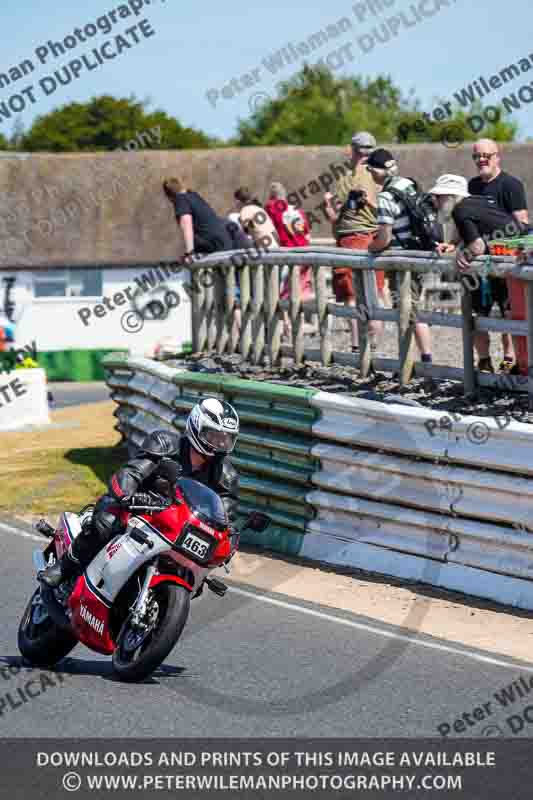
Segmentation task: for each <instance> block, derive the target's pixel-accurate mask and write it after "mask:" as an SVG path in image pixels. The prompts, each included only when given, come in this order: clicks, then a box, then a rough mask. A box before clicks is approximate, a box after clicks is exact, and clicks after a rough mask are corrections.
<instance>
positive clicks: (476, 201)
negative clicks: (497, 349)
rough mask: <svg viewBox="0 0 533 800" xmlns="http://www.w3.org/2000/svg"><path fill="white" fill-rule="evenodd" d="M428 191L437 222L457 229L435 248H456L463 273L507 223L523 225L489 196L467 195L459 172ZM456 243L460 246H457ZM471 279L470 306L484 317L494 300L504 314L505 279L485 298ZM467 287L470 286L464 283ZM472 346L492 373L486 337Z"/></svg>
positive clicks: (482, 366) (443, 250)
mask: <svg viewBox="0 0 533 800" xmlns="http://www.w3.org/2000/svg"><path fill="white" fill-rule="evenodd" d="M430 194H432V195H433V196H434V197H435V200H436V203H437V207H438V209H439V220H440V222H442V223H443V224H448V223H449V222H450V221H451V222H453V224H454V226H455V228H456V231H455V234H454V235H453V237H452V239H453V242H452V243H451V244H442V245H439V246H438V248H437V249H438V251H439V252H440V253H450V252H453V251H454V250H456V253H457V255H456V261H457V267H458V269H459V271H460V272H465V271H466V270H468V269H469V268H470V262H471V261H472V259H473V258H477V257H478V256H482V255H484V254H485V253H488V244H487V243H488V242H489V241H490V240H491V239H493V238H495V236H496V235H497V234H498V232H501V231H506V230H508V226H509V225H513V224H518V225H519V226H521V227H522V223H517V221H516V218H515V217H513V216H512V215H511V214H509V213H508V212H506V211H502V210H501V209H500V208H498V207H497V206H496V204H495V203H493V202H491V199H490V198H487V197H480V196H474V195H470V194H469V191H468V184H467V181H466V178H463V177H462V176H460V175H441V177H440V178H439V179H438V180H437V182H436V184H435V185H434V186H433V187H432V189H430ZM519 232H520V230H519ZM454 243H455V244H454ZM459 243H461V246H460V247H456V245H458V244H459ZM470 281H472V284H473V291H472V307H473V309H474V310H475V311H477V313H479V314H481V315H482V316H486V317H487V316H489V314H490V312H491V310H492V306H493V305H494V303H498V305H499V306H500V311H501V312H502V316H503V312H504V308H505V303H506V301H507V295H506V293H505V292H504V291H503V289H504V288H505V284H504V282H503V281H502V282H500V284H496V286H495V288H494V289H493V292H492V293H491V295H490V296H487V297H485V296H484V295H483V294H482V292H481V291H480V288H479V283H480V282H479V279H478V278H477V276H475V277H474V276H472V277H471V278H469V283H470ZM493 286H494V284H493ZM467 288H469V287H468V286H467ZM480 344H481V347H480ZM474 345H475V347H476V350H477V352H478V358H479V363H478V369H481V370H484V371H490V372H493V371H494V370H493V369H492V364H491V362H490V356H489V352H488V337H487V339H486V341H485V337H482V338H481V342H480V338H479V337H475V338H474ZM487 362H488V364H489V366H490V369H489V370H487V366H486V365H487Z"/></svg>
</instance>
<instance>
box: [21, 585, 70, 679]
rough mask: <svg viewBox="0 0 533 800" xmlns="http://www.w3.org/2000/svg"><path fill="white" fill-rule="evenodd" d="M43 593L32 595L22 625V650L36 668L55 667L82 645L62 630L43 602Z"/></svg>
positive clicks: (37, 592) (38, 592)
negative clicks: (41, 594)
mask: <svg viewBox="0 0 533 800" xmlns="http://www.w3.org/2000/svg"><path fill="white" fill-rule="evenodd" d="M39 595H40V589H36V590H35V592H34V593H33V594H32V596H31V598H30V601H29V603H28V605H27V606H26V608H25V610H24V614H23V615H22V619H21V621H20V625H19V632H18V647H19V650H20V652H21V653H22V655H23V656H24V658H25V659H26V660H27V661H29V662H30V663H31V664H32V665H33V666H35V667H53V666H54V664H57V662H58V661H61V659H62V658H65V656H67V655H68V654H69V653H70V651H71V650H73V649H74V648H75V647H76V645H77V644H78V640H77V639H76V638H75V637H74V636H72V635H71V634H70V633H68V632H67V631H65V630H63V629H62V628H59V627H58V626H57V625H56V624H55V622H53V620H52V619H51V618H50V617H49V615H48V613H47V612H46V609H45V608H44V606H43V605H42V603H40V602H39Z"/></svg>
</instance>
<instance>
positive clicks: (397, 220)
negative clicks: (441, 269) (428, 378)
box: [367, 148, 432, 364]
mask: <svg viewBox="0 0 533 800" xmlns="http://www.w3.org/2000/svg"><path fill="white" fill-rule="evenodd" d="M367 169H368V170H369V172H370V173H371V175H372V176H373V178H374V180H375V182H376V183H377V184H378V186H379V187H380V192H379V194H378V211H377V225H378V229H377V232H376V235H375V237H374V239H373V241H372V242H371V243H370V244H369V246H368V250H369V252H371V253H379V252H380V251H381V250H385V249H386V248H387V247H405V246H406V245H407V244H408V243H409V241H410V240H411V239H413V232H412V230H411V220H410V218H409V215H408V213H407V208H406V205H405V203H403V202H402V201H401V200H399V199H398V198H397V197H395V196H393V195H392V194H391V193H390V192H389V191H387V189H390V188H394V189H396V190H397V191H399V192H416V187H415V186H414V184H413V182H412V181H411V180H409V178H402V177H401V176H400V175H399V174H398V172H399V170H398V164H397V163H396V160H395V158H394V156H393V155H392V153H391V152H389V151H388V150H385V149H383V148H379V149H378V150H374V152H373V153H372V154H371V155H370V157H369V159H368V161H367ZM389 274H390V276H391V279H392V278H393V276H396V277H397V273H395V272H392V273H389ZM392 288H394V291H392ZM422 289H423V278H422V275H420V274H416V273H413V274H412V276H411V291H412V293H413V294H414V295H417V296H418V297H420V296H421V295H422ZM391 294H392V296H393V298H394V300H393V307H394V308H398V297H399V294H398V288H397V287H391ZM415 338H416V343H417V345H418V349H419V351H420V354H421V357H422V362H423V363H424V364H431V362H432V356H431V334H430V331H429V326H428V325H426V324H425V323H423V322H417V323H416V324H415Z"/></svg>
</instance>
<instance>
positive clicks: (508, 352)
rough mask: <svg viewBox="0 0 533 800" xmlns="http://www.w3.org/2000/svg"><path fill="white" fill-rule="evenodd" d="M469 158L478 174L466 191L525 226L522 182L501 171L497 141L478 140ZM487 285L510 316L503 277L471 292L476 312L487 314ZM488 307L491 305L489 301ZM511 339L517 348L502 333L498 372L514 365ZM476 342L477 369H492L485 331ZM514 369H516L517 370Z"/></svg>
mask: <svg viewBox="0 0 533 800" xmlns="http://www.w3.org/2000/svg"><path fill="white" fill-rule="evenodd" d="M472 158H473V160H474V162H475V164H476V167H477V170H478V173H479V174H478V175H477V177H475V178H472V179H471V180H470V181H469V183H468V191H469V193H470V194H471V195H477V196H481V197H484V198H487V199H488V200H489V201H492V202H494V203H495V205H496V207H497V208H498V209H500V211H503V212H505V213H506V214H508V215H510V216H511V217H512V218H513V219H514V220H515V221H516V223H517V225H518V227H523V226H525V225H527V224H528V222H529V216H528V210H527V199H526V192H525V189H524V184H523V183H522V181H521V180H519V179H518V178H515V177H514V176H513V175H509V173H507V172H504V171H503V170H502V168H501V154H500V150H499V148H498V145H497V144H496V142H493V141H492V139H479V140H478V141H477V142H476V143H475V144H474V147H473V150H472ZM504 233H505V231H504ZM508 235H512V234H508ZM487 287H488V292H490V295H491V296H492V298H493V301H496V302H497V303H498V305H499V306H500V310H501V314H502V318H505V317H507V318H510V317H511V314H510V311H509V292H508V285H507V282H506V279H505V278H494V277H490V278H488V279H486V282H485V284H484V285H482V286H480V287H479V288H478V289H476V290H475V291H474V292H473V295H472V305H473V308H474V310H475V311H476V313H478V314H480V315H481V316H488V315H489V314H490V308H489V311H488V312H487V308H488V301H484V297H486V295H487ZM490 307H492V304H491V305H490ZM486 312H487V313H486ZM513 341H514V343H515V346H516V349H518V347H519V345H518V341H517V337H511V335H510V334H509V333H502V346H503V361H502V362H501V364H500V366H499V371H500V372H513V367H514V364H515V351H514V349H513ZM475 344H476V349H477V351H478V354H479V364H478V369H479V370H481V371H482V372H494V368H493V366H492V361H491V358H490V339H489V334H488V332H487V331H478V332H476V334H475ZM514 371H515V372H516V370H514Z"/></svg>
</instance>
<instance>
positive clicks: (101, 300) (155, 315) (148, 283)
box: [0, 266, 191, 380]
mask: <svg viewBox="0 0 533 800" xmlns="http://www.w3.org/2000/svg"><path fill="white" fill-rule="evenodd" d="M188 279H189V273H188V271H182V272H180V273H179V274H175V273H173V272H172V271H171V270H170V269H169V268H162V267H157V266H152V267H150V266H146V267H143V266H136V267H128V268H124V267H116V266H115V267H105V266H104V267H101V268H98V267H91V268H87V269H80V268H78V267H76V268H67V267H66V268H64V269H43V268H38V267H34V268H28V269H21V268H18V269H16V270H10V269H8V268H6V267H2V268H0V311H1V312H2V317H3V318H4V322H5V323H6V324H7V325H8V326H9V327H12V328H13V329H14V335H15V343H14V346H15V347H16V348H24V347H27V346H28V347H31V346H32V345H33V343H35V347H36V350H37V359H38V361H39V365H40V366H42V367H44V368H45V369H46V372H47V375H48V379H49V380H98V379H102V378H103V372H102V369H101V367H100V361H101V359H102V357H103V356H104V355H106V354H107V353H109V352H112V351H117V350H124V351H129V352H130V353H132V354H135V355H153V354H154V350H155V348H156V347H157V345H158V344H159V343H161V342H162V341H164V340H166V341H169V342H170V341H171V342H172V344H173V346H174V347H175V348H176V349H177V350H178V351H179V350H180V349H182V348H183V347H185V348H186V347H187V346H189V345H190V341H191V303H190V297H189V295H188V293H187V291H186V290H185V288H184V283H185V284H187V281H188ZM190 291H191V290H190V289H189V293H190ZM135 292H137V296H134V295H135ZM0 325H2V320H1V319H0ZM11 346H13V345H12V344H11V343H9V344H8V345H7V347H8V348H10V347H11Z"/></svg>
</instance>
